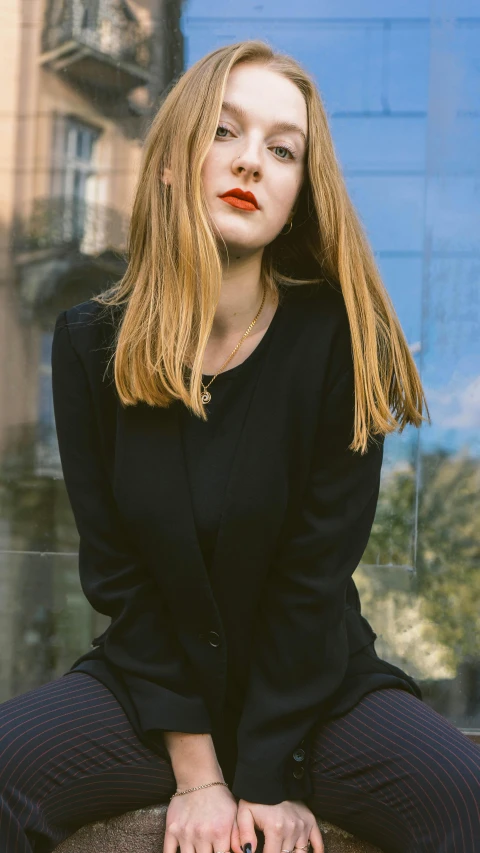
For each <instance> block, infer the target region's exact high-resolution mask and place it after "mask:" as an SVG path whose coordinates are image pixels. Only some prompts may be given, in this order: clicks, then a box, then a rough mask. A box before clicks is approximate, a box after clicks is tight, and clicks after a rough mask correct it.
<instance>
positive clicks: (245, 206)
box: [220, 187, 259, 210]
mask: <svg viewBox="0 0 480 853" xmlns="http://www.w3.org/2000/svg"><path fill="white" fill-rule="evenodd" d="M220 198H223V200H224V201H226V202H227V204H231V205H232V206H233V207H239V208H240V209H241V210H258V209H259V208H258V202H257V199H256V198H255V196H254V194H253V193H250V192H245V191H244V190H241V189H240V188H239V187H235V189H233V190H228V191H227V192H226V193H223V195H221V196H220Z"/></svg>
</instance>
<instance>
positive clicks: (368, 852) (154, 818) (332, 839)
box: [55, 805, 381, 853]
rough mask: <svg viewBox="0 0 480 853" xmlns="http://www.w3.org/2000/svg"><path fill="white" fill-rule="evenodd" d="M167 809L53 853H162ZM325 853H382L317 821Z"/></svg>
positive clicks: (107, 827) (119, 821) (99, 827)
mask: <svg viewBox="0 0 480 853" xmlns="http://www.w3.org/2000/svg"><path fill="white" fill-rule="evenodd" d="M166 814H167V805H159V806H148V808H145V809H138V810H137V811H131V812H125V814H122V815H119V816H118V817H112V818H109V819H108V820H99V821H97V822H95V823H90V824H87V825H86V826H82V827H81V828H80V829H78V830H77V831H76V832H74V833H73V835H70V836H69V838H67V839H66V840H65V841H63V842H62V844H59V845H58V847H56V848H55V853H162V850H163V839H164V835H165V816H166ZM318 825H319V827H320V831H321V833H322V836H323V843H324V845H325V853H381V851H380V850H379V848H378V847H373V846H372V845H371V844H367V843H366V842H365V841H360V840H358V839H356V838H354V836H353V835H351V834H350V833H349V832H345V830H343V829H340V828H339V827H338V826H334V825H333V824H331V823H327V821H324V820H320V818H319V819H318Z"/></svg>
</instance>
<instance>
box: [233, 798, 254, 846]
mask: <svg viewBox="0 0 480 853" xmlns="http://www.w3.org/2000/svg"><path fill="white" fill-rule="evenodd" d="M237 824H238V832H239V836H240V844H241V846H242V847H243V853H255V851H256V849H257V834H256V832H255V821H254V819H253V814H252V812H251V811H250V809H249V808H248V806H241V807H240V808H239V809H238V810H237ZM248 845H250V847H249V846H248ZM239 853H242V851H241V850H240V851H239Z"/></svg>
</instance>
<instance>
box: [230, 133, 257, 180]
mask: <svg viewBox="0 0 480 853" xmlns="http://www.w3.org/2000/svg"><path fill="white" fill-rule="evenodd" d="M232 172H233V173H234V175H248V176H252V177H253V178H255V179H256V180H258V179H259V178H260V177H261V176H262V172H263V166H262V159H261V154H260V146H259V145H255V144H254V143H253V142H252V143H250V144H249V145H246V146H245V147H244V149H243V151H242V153H241V154H239V155H237V157H236V158H235V159H234V161H233V162H232Z"/></svg>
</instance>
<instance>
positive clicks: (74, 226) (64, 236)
mask: <svg viewBox="0 0 480 853" xmlns="http://www.w3.org/2000/svg"><path fill="white" fill-rule="evenodd" d="M128 222H129V217H128V216H127V215H126V214H124V213H122V212H121V211H119V210H117V209H116V208H113V207H107V206H106V205H104V204H100V203H99V202H92V201H87V200H86V199H84V198H75V197H72V198H64V197H60V198H50V197H48V198H37V199H35V201H34V204H33V208H32V211H31V213H30V215H29V216H28V217H27V218H26V219H24V220H22V221H17V223H16V225H15V228H14V240H13V243H14V250H15V254H16V256H17V259H18V255H19V254H22V253H31V252H38V251H42V250H43V251H45V250H47V251H48V250H56V249H78V250H79V251H80V252H82V254H86V255H97V254H98V253H99V252H102V251H105V250H107V249H113V250H114V251H120V252H121V251H123V250H124V248H125V245H126V239H127V231H128Z"/></svg>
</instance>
